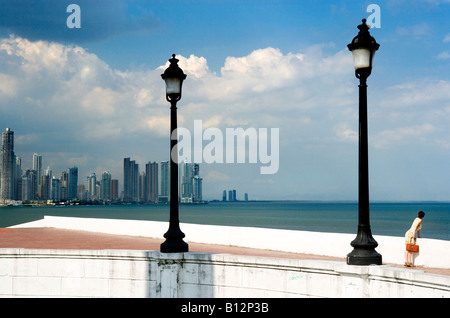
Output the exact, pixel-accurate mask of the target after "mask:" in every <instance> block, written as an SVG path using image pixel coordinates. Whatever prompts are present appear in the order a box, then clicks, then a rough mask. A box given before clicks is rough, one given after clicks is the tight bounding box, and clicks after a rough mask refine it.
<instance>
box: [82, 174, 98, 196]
mask: <svg viewBox="0 0 450 318" xmlns="http://www.w3.org/2000/svg"><path fill="white" fill-rule="evenodd" d="M85 184H86V191H87V195H88V197H87V199H88V200H91V201H95V200H97V198H98V197H97V176H96V175H95V172H92V173H91V175H90V176H87V177H86V182H85Z"/></svg>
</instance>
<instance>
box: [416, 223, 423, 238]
mask: <svg viewBox="0 0 450 318" xmlns="http://www.w3.org/2000/svg"><path fill="white" fill-rule="evenodd" d="M421 225H422V220H420V221H419V222H417V225H416V232H417V237H418V238H420V226H421Z"/></svg>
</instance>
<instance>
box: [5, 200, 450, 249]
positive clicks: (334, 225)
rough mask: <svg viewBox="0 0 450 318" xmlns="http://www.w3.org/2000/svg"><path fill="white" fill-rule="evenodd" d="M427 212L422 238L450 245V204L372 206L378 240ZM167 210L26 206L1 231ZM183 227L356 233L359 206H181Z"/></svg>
mask: <svg viewBox="0 0 450 318" xmlns="http://www.w3.org/2000/svg"><path fill="white" fill-rule="evenodd" d="M421 210H422V211H425V213H426V215H425V218H424V221H423V226H422V231H421V236H422V237H424V238H434V239H442V240H450V202H436V201H408V202H405V201H403V202H371V203H370V219H371V230H372V234H373V235H374V236H376V235H387V236H404V233H405V232H406V231H407V230H408V229H409V228H410V226H411V224H412V222H413V220H414V218H415V217H416V216H417V212H418V211H421ZM169 213H170V206H169V205H168V204H126V205H125V204H122V205H77V206H30V207H27V206H23V207H2V208H0V227H9V226H13V225H17V224H23V223H27V222H30V221H35V220H39V219H42V218H43V217H44V216H46V215H48V216H67V217H84V218H109V219H133V220H149V221H162V222H168V221H169ZM179 220H180V223H192V224H207V225H223V226H240V227H260V228H274V229H286V230H298V231H314V232H331V233H355V234H356V232H357V226H358V224H357V223H358V202H357V201H317V200H264V201H260V200H253V201H250V200H249V201H234V202H230V201H209V202H208V204H180V208H179Z"/></svg>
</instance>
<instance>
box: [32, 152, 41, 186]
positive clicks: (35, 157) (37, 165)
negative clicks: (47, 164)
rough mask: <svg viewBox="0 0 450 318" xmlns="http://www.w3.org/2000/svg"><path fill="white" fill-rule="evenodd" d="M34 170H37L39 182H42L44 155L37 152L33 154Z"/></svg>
mask: <svg viewBox="0 0 450 318" xmlns="http://www.w3.org/2000/svg"><path fill="white" fill-rule="evenodd" d="M33 170H35V171H36V174H37V182H38V184H41V181H42V156H41V155H39V154H37V153H34V154H33Z"/></svg>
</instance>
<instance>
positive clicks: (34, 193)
mask: <svg viewBox="0 0 450 318" xmlns="http://www.w3.org/2000/svg"><path fill="white" fill-rule="evenodd" d="M24 176H25V177H26V178H28V180H29V182H30V184H29V186H30V188H29V189H27V193H26V194H25V196H26V197H27V198H26V199H25V198H24V193H23V187H24V185H23V179H22V200H37V199H38V180H37V172H36V170H27V171H25V175H24Z"/></svg>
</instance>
